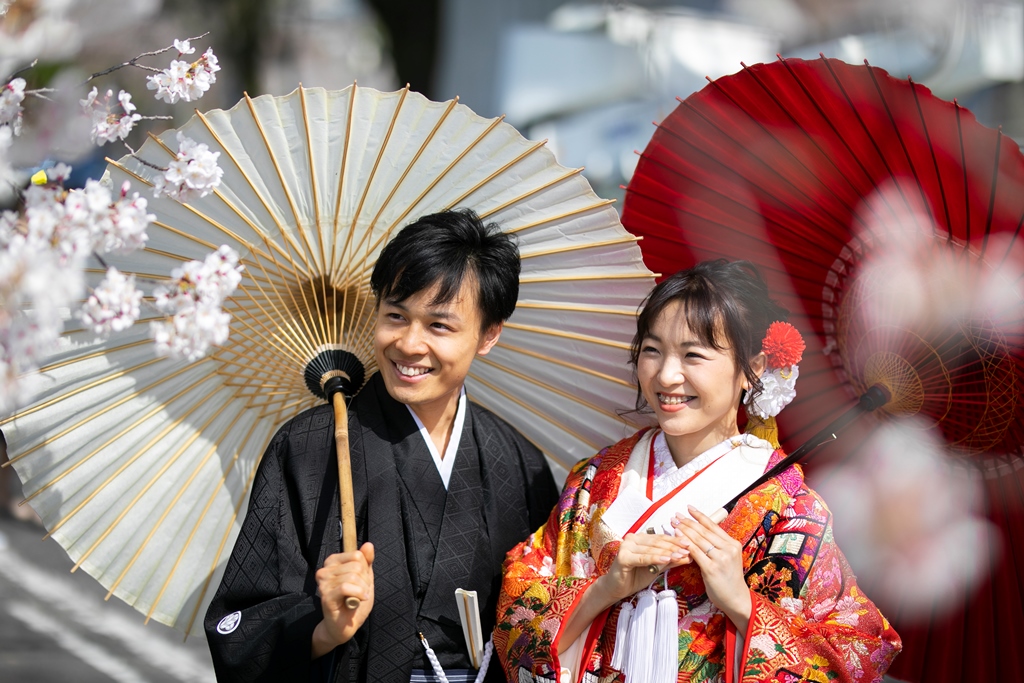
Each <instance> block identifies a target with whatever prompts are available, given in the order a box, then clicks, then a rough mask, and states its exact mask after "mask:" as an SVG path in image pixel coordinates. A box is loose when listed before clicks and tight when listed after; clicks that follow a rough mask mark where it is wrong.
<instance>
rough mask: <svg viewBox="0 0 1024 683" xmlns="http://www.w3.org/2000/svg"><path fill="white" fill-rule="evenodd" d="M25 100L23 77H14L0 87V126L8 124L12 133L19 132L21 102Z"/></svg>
mask: <svg viewBox="0 0 1024 683" xmlns="http://www.w3.org/2000/svg"><path fill="white" fill-rule="evenodd" d="M23 101H25V79H24V78H14V79H12V80H11V82H10V83H8V84H7V85H5V86H3V87H2V88H0V126H10V127H11V132H12V133H13V134H14V135H19V134H20V133H21V119H22V116H23V111H22V108H21V103H22V102H23Z"/></svg>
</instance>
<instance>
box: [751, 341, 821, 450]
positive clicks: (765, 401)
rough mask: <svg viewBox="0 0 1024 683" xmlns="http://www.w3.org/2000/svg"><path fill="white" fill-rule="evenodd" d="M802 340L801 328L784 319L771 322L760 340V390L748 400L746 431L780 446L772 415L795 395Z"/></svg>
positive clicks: (779, 411) (805, 346)
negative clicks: (761, 357)
mask: <svg viewBox="0 0 1024 683" xmlns="http://www.w3.org/2000/svg"><path fill="white" fill-rule="evenodd" d="M805 348H807V345H806V344H805V343H804V339H803V337H801V336H800V332H799V331H798V330H797V329H796V328H795V327H793V326H792V325H790V324H789V323H786V322H778V321H777V322H773V323H772V324H771V325H769V326H768V331H767V332H766V333H765V335H764V340H763V341H762V342H761V352H762V353H763V354H764V355H765V369H764V372H763V373H761V377H760V379H761V391H760V393H757V394H755V395H752V396H751V397H750V398H749V399H748V400H747V417H748V418H749V422H748V424H747V431H748V432H749V433H751V434H754V435H755V436H759V437H761V438H762V439H765V440H766V441H768V442H770V443H771V444H772V445H774V446H775V447H776V448H778V447H779V431H778V427H777V426H776V424H775V416H776V415H778V414H779V413H781V412H782V409H783V408H785V407H786V406H788V405H789V403H790V402H791V401H792V400H793V399H794V398H796V379H797V377H799V376H800V367H799V365H797V363H799V362H800V360H801V359H802V358H803V353H804V349H805Z"/></svg>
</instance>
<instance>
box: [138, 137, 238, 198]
mask: <svg viewBox="0 0 1024 683" xmlns="http://www.w3.org/2000/svg"><path fill="white" fill-rule="evenodd" d="M219 157H220V152H211V151H210V148H209V147H208V146H207V145H206V144H205V143H201V142H196V141H195V140H193V139H191V138H188V137H185V135H184V133H181V132H180V131H179V132H178V154H177V157H176V158H175V159H174V161H172V162H171V163H170V164H169V165H168V168H167V170H166V171H164V173H163V174H162V175H159V176H157V177H156V178H155V179H154V182H153V196H154V197H161V196H167V197H171V198H172V199H177V200H178V201H179V202H182V203H185V202H190V201H192V200H194V199H198V198H200V197H205V196H206V195H208V194H210V193H211V192H213V190H214V189H215V188H216V187H217V186H218V185H220V180H221V177H222V176H223V175H224V170H223V169H222V168H221V167H220V166H218V165H217V159H218V158H219Z"/></svg>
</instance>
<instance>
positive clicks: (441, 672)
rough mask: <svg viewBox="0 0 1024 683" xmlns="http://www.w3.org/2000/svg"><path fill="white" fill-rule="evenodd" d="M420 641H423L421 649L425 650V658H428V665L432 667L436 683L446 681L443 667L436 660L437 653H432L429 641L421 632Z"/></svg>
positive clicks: (445, 682) (444, 682) (446, 682)
mask: <svg viewBox="0 0 1024 683" xmlns="http://www.w3.org/2000/svg"><path fill="white" fill-rule="evenodd" d="M419 635H420V641H421V642H422V643H423V649H424V650H426V651H427V659H429V660H430V666H431V667H432V668H433V669H434V675H435V676H437V680H438V683H448V677H447V676H445V675H444V669H442V668H441V662H439V661H437V655H435V654H434V650H433V648H431V647H430V643H428V642H427V639H426V637H425V636H424V635H423V634H422V633H421V634H419Z"/></svg>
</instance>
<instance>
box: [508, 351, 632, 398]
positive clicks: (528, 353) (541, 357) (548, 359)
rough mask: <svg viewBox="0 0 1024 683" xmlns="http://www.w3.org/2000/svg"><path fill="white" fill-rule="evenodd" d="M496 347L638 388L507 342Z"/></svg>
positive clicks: (615, 378)
mask: <svg viewBox="0 0 1024 683" xmlns="http://www.w3.org/2000/svg"><path fill="white" fill-rule="evenodd" d="M495 346H498V347H500V348H503V349H507V350H509V351H512V352H513V353H521V354H523V355H524V356H529V357H531V358H536V359H537V360H542V361H546V362H548V363H554V364H555V365H561V366H562V367H564V368H568V369H570V370H576V371H577V372H582V373H585V374H588V375H591V376H593V377H597V378H598V379H603V380H605V381H606V382H612V383H614V384H619V385H621V386H624V387H628V388H630V389H635V388H636V384H634V383H632V382H627V381H625V380H622V379H619V378H618V377H612V376H611V375H606V374H604V373H603V372H598V371H597V370H592V369H590V368H587V367H584V366H582V365H577V364H575V363H570V362H568V361H564V360H560V359H558V358H553V357H551V356H546V355H544V354H542V353H537V352H536V351H528V350H527V349H524V348H521V347H519V346H512V345H511V344H506V343H505V342H501V341H499V342H498V343H497V344H495Z"/></svg>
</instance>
